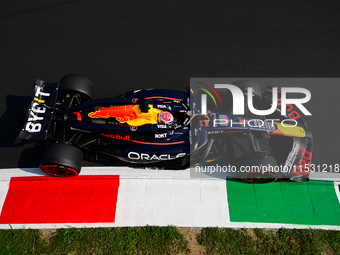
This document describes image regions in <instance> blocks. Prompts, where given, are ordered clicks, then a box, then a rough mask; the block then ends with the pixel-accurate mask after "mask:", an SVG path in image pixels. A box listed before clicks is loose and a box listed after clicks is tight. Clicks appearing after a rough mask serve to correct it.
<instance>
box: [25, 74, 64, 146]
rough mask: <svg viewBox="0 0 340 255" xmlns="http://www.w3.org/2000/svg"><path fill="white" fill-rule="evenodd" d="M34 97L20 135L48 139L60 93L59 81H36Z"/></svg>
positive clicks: (42, 139)
mask: <svg viewBox="0 0 340 255" xmlns="http://www.w3.org/2000/svg"><path fill="white" fill-rule="evenodd" d="M34 85H35V94H34V99H33V101H32V102H31V105H30V107H29V110H28V117H27V121H26V123H25V125H24V127H23V128H22V130H21V132H20V135H19V137H20V138H22V139H29V140H35V141H44V140H46V137H47V134H48V130H49V127H50V124H51V120H52V118H53V109H54V107H55V103H56V100H57V95H58V87H59V84H58V83H48V82H45V81H42V80H39V79H38V80H37V81H36V82H35V84H34Z"/></svg>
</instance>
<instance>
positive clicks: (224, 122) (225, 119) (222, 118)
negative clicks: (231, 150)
mask: <svg viewBox="0 0 340 255" xmlns="http://www.w3.org/2000/svg"><path fill="white" fill-rule="evenodd" d="M219 119H220V121H221V122H220V125H221V126H228V125H229V118H228V116H227V115H219Z"/></svg>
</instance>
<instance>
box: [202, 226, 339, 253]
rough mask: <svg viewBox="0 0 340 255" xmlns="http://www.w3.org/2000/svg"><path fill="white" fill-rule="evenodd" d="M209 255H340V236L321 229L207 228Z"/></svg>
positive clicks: (204, 232)
mask: <svg viewBox="0 0 340 255" xmlns="http://www.w3.org/2000/svg"><path fill="white" fill-rule="evenodd" d="M197 241H198V243H199V244H201V245H204V246H205V248H206V252H207V254H340V232H339V231H329V230H319V229H304V230H303V229H284V228H282V229H279V230H263V229H231V228H223V229H220V228H204V229H202V231H201V233H200V234H198V235H197Z"/></svg>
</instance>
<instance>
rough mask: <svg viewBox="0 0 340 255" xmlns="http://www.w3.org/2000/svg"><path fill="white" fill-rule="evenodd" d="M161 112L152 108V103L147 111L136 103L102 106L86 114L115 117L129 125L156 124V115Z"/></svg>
mask: <svg viewBox="0 0 340 255" xmlns="http://www.w3.org/2000/svg"><path fill="white" fill-rule="evenodd" d="M161 112H163V111H162V110H159V109H156V108H153V106H152V105H149V110H148V112H141V110H140V108H139V106H138V105H122V106H114V107H107V108H102V109H99V110H96V111H95V112H90V113H89V114H88V116H89V117H90V118H104V119H108V118H116V120H117V121H118V122H120V123H127V124H128V125H130V126H141V125H145V124H157V123H158V120H157V117H158V114H160V113H161Z"/></svg>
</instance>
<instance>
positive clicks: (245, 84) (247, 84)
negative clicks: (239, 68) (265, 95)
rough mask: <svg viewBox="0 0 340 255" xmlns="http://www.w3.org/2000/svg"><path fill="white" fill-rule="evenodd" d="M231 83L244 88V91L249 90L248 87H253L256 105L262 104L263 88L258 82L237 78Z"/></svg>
mask: <svg viewBox="0 0 340 255" xmlns="http://www.w3.org/2000/svg"><path fill="white" fill-rule="evenodd" d="M231 84H233V85H235V86H237V87H239V88H240V89H242V91H243V92H244V93H245V92H247V90H246V88H248V87H252V88H253V92H254V96H253V101H254V107H257V106H259V105H260V104H261V101H262V90H261V87H260V86H259V85H258V84H257V83H256V82H254V81H251V80H237V81H233V82H232V83H231Z"/></svg>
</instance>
